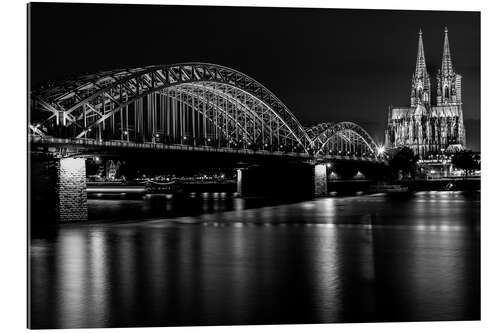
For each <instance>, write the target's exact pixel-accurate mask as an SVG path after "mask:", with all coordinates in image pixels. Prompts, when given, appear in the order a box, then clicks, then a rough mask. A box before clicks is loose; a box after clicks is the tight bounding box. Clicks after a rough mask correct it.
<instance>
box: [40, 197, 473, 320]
mask: <svg viewBox="0 0 500 333" xmlns="http://www.w3.org/2000/svg"><path fill="white" fill-rule="evenodd" d="M206 197H207V198H205V199H201V200H198V199H195V200H193V201H189V205H188V207H182V204H185V203H182V202H181V203H179V202H176V201H172V200H167V201H164V202H163V203H161V202H155V203H151V202H142V206H141V205H140V204H139V203H140V202H137V204H135V205H132V206H128V207H127V208H124V207H126V205H125V204H124V203H120V202H115V201H109V200H93V201H90V202H89V207H90V209H91V210H93V212H91V214H94V217H95V216H96V214H97V212H105V213H103V215H104V216H112V215H113V214H114V215H115V216H116V215H117V214H118V215H119V214H123V215H121V216H122V219H123V220H129V219H130V216H134V214H140V213H142V214H145V215H147V216H148V217H149V219H148V220H147V221H135V222H134V221H132V222H131V221H129V222H127V223H117V222H113V223H104V222H99V223H98V222H94V223H91V224H88V225H81V224H80V225H64V226H59V227H56V228H54V229H51V230H50V231H49V232H47V233H44V234H43V235H38V236H35V237H34V238H33V239H32V242H31V251H30V254H31V274H32V278H31V283H32V289H31V292H32V294H31V295H32V299H31V310H32V317H31V318H32V327H34V328H53V327H59V328H70V327H110V326H164V325H187V324H195V325H196V324H266V323H267V324H269V323H313V322H345V321H347V322H358V321H404V320H459V319H462V320H463V319H479V238H480V227H479V208H480V207H479V197H478V194H476V195H474V196H469V195H465V194H462V193H455V192H434V193H428V192H424V193H417V195H415V196H411V197H405V198H395V197H388V196H380V195H378V196H358V197H347V198H339V197H337V198H324V199H317V200H313V201H307V202H300V203H292V204H290V203H288V204H280V205H276V206H269V207H259V205H258V204H255V203H251V202H249V201H246V200H245V199H241V198H231V197H229V196H227V197H221V196H220V195H218V197H219V199H217V200H214V199H213V198H208V195H207V196H206ZM125 202H127V201H125ZM176 205H177V206H176ZM179 205H181V207H179ZM194 205H198V206H196V207H194ZM172 212H176V213H175V214H174V213H172ZM179 212H180V213H182V212H191V213H192V214H186V215H189V216H182V215H179ZM171 213H172V214H171ZM169 214H171V217H167V218H160V219H154V217H155V216H169ZM95 220H97V219H95Z"/></svg>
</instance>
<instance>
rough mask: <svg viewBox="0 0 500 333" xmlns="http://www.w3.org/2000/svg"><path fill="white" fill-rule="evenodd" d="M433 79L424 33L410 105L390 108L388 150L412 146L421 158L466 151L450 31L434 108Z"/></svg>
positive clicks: (460, 95)
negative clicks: (431, 77) (428, 66)
mask: <svg viewBox="0 0 500 333" xmlns="http://www.w3.org/2000/svg"><path fill="white" fill-rule="evenodd" d="M431 97H432V96H431V80H430V76H429V73H428V72H427V66H426V63H425V54H424V42H423V39H422V31H420V32H419V38H418V51H417V64H416V68H415V73H414V74H413V77H412V82H411V93H410V106H409V107H390V108H389V112H388V119H387V129H386V132H385V145H386V147H387V148H399V147H403V146H406V147H409V148H411V149H412V150H413V151H414V153H415V154H416V155H418V156H420V157H421V158H424V159H425V158H427V157H428V156H429V155H433V154H436V153H439V154H442V152H443V151H446V150H447V151H450V150H454V151H456V150H461V149H464V148H465V127H464V121H463V112H462V76H461V75H460V74H458V73H456V72H455V70H454V69H453V65H452V62H451V53H450V45H449V41H448V30H447V29H446V28H445V30H444V45H443V58H442V62H441V69H440V70H439V71H438V73H437V76H436V98H435V100H434V101H435V102H434V103H433V104H434V105H431V101H432V98H431Z"/></svg>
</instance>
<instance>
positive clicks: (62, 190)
mask: <svg viewBox="0 0 500 333" xmlns="http://www.w3.org/2000/svg"><path fill="white" fill-rule="evenodd" d="M56 171H57V180H56V187H55V191H56V205H55V206H56V207H55V209H56V211H55V213H56V214H55V215H56V221H57V222H75V221H86V220H87V218H88V211H87V191H86V189H87V183H86V177H85V159H84V158H61V159H59V160H58V161H57V163H56Z"/></svg>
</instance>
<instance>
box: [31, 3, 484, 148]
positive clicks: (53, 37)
mask: <svg viewBox="0 0 500 333" xmlns="http://www.w3.org/2000/svg"><path fill="white" fill-rule="evenodd" d="M445 26H447V27H448V30H449V38H450V47H451V55H452V61H453V65H454V67H455V70H456V71H457V72H458V73H460V74H462V76H463V81H462V98H463V107H464V119H465V126H466V131H467V141H468V142H467V143H468V148H471V149H473V150H479V145H480V137H479V119H480V14H479V13H478V12H438V11H382V10H338V9H303V8H302V9H287V8H285V9H283V8H250V7H195V6H192V7H191V6H189V7H188V6H184V7H183V6H167V5H164V6H153V5H95V4H36V3H35V4H32V5H31V27H30V28H31V82H32V85H33V86H37V85H40V84H43V83H44V82H49V81H57V80H60V79H66V78H70V77H72V76H77V75H80V74H84V73H93V72H97V71H100V70H110V69H116V68H127V67H140V66H146V65H153V64H171V63H177V62H191V61H199V62H211V63H216V64H220V65H224V66H228V67H231V68H234V69H236V70H239V71H241V72H243V73H245V74H247V75H249V76H251V77H253V78H254V79H256V80H257V81H259V82H260V83H262V84H263V85H264V86H266V87H267V88H268V89H270V90H271V91H272V92H274V94H275V95H277V96H278V98H280V99H281V100H282V101H283V102H284V103H285V104H286V105H287V106H288V108H289V109H290V110H291V111H292V112H293V113H294V114H295V115H296V116H297V118H298V119H299V120H300V121H301V122H302V123H303V124H304V125H312V124H316V123H319V122H326V121H343V120H349V121H355V122H357V123H359V124H360V125H362V126H363V127H365V129H367V130H368V132H369V133H370V134H371V135H372V136H373V138H374V139H375V141H377V142H380V143H382V142H383V133H384V129H385V125H386V120H387V109H388V107H389V105H395V106H407V105H408V104H409V98H410V97H409V89H410V82H411V75H412V73H413V71H414V69H415V61H416V53H417V38H418V30H419V28H421V29H422V31H423V37H424V48H425V56H426V60H427V69H428V71H429V74H430V75H431V80H432V81H431V84H432V85H433V86H432V98H433V99H434V97H435V95H436V94H435V76H436V73H437V69H438V68H439V67H440V65H441V55H442V44H443V36H444V32H443V30H444V27H445Z"/></svg>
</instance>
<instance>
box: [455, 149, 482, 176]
mask: <svg viewBox="0 0 500 333" xmlns="http://www.w3.org/2000/svg"><path fill="white" fill-rule="evenodd" d="M451 163H452V164H453V166H454V167H455V168H457V169H462V170H464V171H465V176H466V177H467V176H468V175H469V174H470V172H471V171H473V170H478V169H479V161H478V160H477V158H476V156H475V155H474V154H473V153H472V152H471V151H459V152H456V153H455V154H454V155H453V156H452V158H451Z"/></svg>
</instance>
